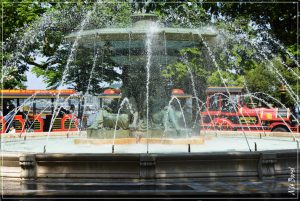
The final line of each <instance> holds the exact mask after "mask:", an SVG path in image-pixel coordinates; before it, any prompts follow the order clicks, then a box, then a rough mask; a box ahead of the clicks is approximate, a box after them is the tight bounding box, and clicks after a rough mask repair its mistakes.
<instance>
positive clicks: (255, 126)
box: [200, 87, 299, 132]
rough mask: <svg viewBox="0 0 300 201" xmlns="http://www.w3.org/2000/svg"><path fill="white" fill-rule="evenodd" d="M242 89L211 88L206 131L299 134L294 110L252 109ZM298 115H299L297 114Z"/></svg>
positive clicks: (203, 125) (203, 115) (205, 115)
mask: <svg viewBox="0 0 300 201" xmlns="http://www.w3.org/2000/svg"><path fill="white" fill-rule="evenodd" d="M242 91H243V89H242V88H240V87H228V88H225V87H209V88H208V89H207V91H206V93H207V100H206V110H205V111H203V112H201V120H200V127H201V129H202V130H234V131H275V132H288V131H289V132H299V125H298V123H297V120H296V119H295V118H294V117H293V115H292V112H291V111H290V109H286V108H265V107H257V108H252V107H248V106H247V104H246V103H245V102H244V101H243V100H244V98H243V96H241V94H242ZM294 116H295V115H294Z"/></svg>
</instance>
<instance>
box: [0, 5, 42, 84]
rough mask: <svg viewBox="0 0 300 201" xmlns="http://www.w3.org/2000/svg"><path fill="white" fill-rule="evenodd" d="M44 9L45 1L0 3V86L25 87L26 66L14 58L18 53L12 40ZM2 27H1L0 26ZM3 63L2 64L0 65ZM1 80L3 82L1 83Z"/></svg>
mask: <svg viewBox="0 0 300 201" xmlns="http://www.w3.org/2000/svg"><path fill="white" fill-rule="evenodd" d="M45 10H46V7H45V3H41V2H32V1H29V0H22V1H12V0H9V1H5V2H3V3H2V14H3V15H2V16H3V17H2V18H1V24H3V30H1V32H2V33H3V35H2V36H3V37H2V38H1V42H3V43H1V49H3V52H1V58H2V59H3V60H2V61H3V62H1V65H0V68H1V72H2V73H1V76H3V77H2V78H3V79H1V88H4V89H12V88H25V86H24V84H23V82H24V81H26V76H25V71H26V70H28V67H27V66H20V63H21V61H19V60H18V59H16V58H14V57H15V56H16V55H17V54H18V53H17V51H18V49H17V43H18V41H16V40H14V38H15V37H16V35H22V34H23V33H24V30H26V29H27V28H28V26H29V24H30V23H31V22H33V21H35V20H36V19H38V17H39V16H40V15H41V14H42V13H44V12H45ZM1 29H2V28H1ZM2 64H4V66H3V65H2ZM2 81H3V83H2Z"/></svg>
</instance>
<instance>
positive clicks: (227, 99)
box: [221, 95, 238, 112]
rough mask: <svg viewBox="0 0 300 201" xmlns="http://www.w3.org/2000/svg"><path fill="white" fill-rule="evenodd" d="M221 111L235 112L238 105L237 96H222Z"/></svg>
mask: <svg viewBox="0 0 300 201" xmlns="http://www.w3.org/2000/svg"><path fill="white" fill-rule="evenodd" d="M221 97H222V100H221V101H222V111H225V112H235V110H236V106H237V103H238V96H237V95H230V96H224V95H222V96H221Z"/></svg>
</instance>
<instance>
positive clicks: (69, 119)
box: [0, 90, 78, 133]
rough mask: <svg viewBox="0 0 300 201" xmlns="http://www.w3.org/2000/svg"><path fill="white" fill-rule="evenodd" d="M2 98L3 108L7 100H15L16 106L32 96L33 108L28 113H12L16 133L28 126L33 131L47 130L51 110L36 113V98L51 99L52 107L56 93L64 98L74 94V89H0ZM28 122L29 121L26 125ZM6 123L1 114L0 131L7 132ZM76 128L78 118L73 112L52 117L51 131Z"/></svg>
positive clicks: (73, 129) (74, 129) (75, 129)
mask: <svg viewBox="0 0 300 201" xmlns="http://www.w3.org/2000/svg"><path fill="white" fill-rule="evenodd" d="M0 92H1V94H2V99H3V103H4V104H3V106H2V108H5V107H6V106H7V105H5V104H6V103H7V101H16V103H17V104H16V106H17V107H19V106H20V102H21V101H22V100H23V101H24V100H27V99H28V98H32V100H33V104H32V105H33V108H32V110H30V111H29V113H28V115H24V114H19V113H20V112H18V113H16V115H14V119H13V125H14V127H15V130H16V132H17V133H23V132H25V130H26V129H28V127H29V128H30V129H31V130H33V131H34V132H44V131H48V130H49V127H50V121H51V119H52V116H53V111H52V112H48V113H47V112H43V113H38V112H37V109H36V104H35V101H36V100H38V99H51V102H52V106H51V108H53V103H54V100H55V98H56V96H57V94H58V93H60V95H59V97H60V98H66V97H69V96H70V95H73V94H75V91H74V90H60V91H59V90H1V91H0ZM28 122H31V123H30V125H28ZM8 126H9V125H8V123H7V122H6V121H5V118H4V117H3V116H0V133H5V132H8V131H7V130H8V129H7V127H8ZM77 130H78V119H77V117H76V115H75V114H63V115H60V116H57V117H56V118H55V119H54V122H53V127H52V129H51V131H77Z"/></svg>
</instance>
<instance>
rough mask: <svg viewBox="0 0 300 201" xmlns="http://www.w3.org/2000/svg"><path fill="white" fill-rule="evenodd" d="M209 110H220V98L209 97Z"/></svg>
mask: <svg viewBox="0 0 300 201" xmlns="http://www.w3.org/2000/svg"><path fill="white" fill-rule="evenodd" d="M209 109H210V110H218V109H219V96H216V95H212V96H210V97H209Z"/></svg>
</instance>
